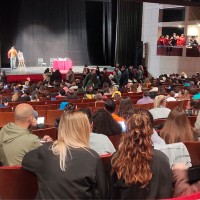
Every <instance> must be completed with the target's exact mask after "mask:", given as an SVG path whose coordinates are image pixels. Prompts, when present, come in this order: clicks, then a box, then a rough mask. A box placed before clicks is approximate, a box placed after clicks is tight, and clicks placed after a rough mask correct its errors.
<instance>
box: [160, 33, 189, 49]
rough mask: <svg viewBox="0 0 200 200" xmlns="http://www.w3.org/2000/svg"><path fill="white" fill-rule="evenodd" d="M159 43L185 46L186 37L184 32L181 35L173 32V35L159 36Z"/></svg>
mask: <svg viewBox="0 0 200 200" xmlns="http://www.w3.org/2000/svg"><path fill="white" fill-rule="evenodd" d="M157 44H158V45H163V46H185V45H186V37H185V35H184V34H181V35H180V36H179V35H177V34H176V33H173V35H172V36H171V37H170V36H169V35H166V36H165V37H164V36H163V35H162V36H160V37H159V39H158V41H157Z"/></svg>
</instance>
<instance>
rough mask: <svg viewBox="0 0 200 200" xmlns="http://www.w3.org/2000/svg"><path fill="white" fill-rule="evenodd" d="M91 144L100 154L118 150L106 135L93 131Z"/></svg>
mask: <svg viewBox="0 0 200 200" xmlns="http://www.w3.org/2000/svg"><path fill="white" fill-rule="evenodd" d="M89 146H90V148H91V149H93V150H95V151H96V152H97V153H98V154H99V155H105V154H110V153H111V154H112V153H114V152H115V151H116V150H115V147H114V146H113V144H112V142H111V141H110V139H109V138H108V137H107V136H106V135H103V134H98V133H93V132H92V133H90V141H89Z"/></svg>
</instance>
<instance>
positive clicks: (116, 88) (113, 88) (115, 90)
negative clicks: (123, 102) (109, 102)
mask: <svg viewBox="0 0 200 200" xmlns="http://www.w3.org/2000/svg"><path fill="white" fill-rule="evenodd" d="M111 94H112V98H114V97H115V95H116V94H118V95H119V96H120V97H121V95H122V94H121V92H120V91H119V90H118V87H117V86H113V87H112V91H111Z"/></svg>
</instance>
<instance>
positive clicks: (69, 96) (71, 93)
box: [66, 88, 78, 99]
mask: <svg viewBox="0 0 200 200" xmlns="http://www.w3.org/2000/svg"><path fill="white" fill-rule="evenodd" d="M66 99H78V96H77V94H76V93H75V90H74V89H72V88H69V91H68V93H67V95H66Z"/></svg>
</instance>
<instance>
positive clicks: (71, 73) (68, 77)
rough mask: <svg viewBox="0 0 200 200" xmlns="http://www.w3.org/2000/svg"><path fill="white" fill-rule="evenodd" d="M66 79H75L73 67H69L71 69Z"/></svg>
mask: <svg viewBox="0 0 200 200" xmlns="http://www.w3.org/2000/svg"><path fill="white" fill-rule="evenodd" d="M66 80H68V81H70V82H71V81H74V72H73V70H72V68H70V69H69V71H68V72H67V73H66Z"/></svg>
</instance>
